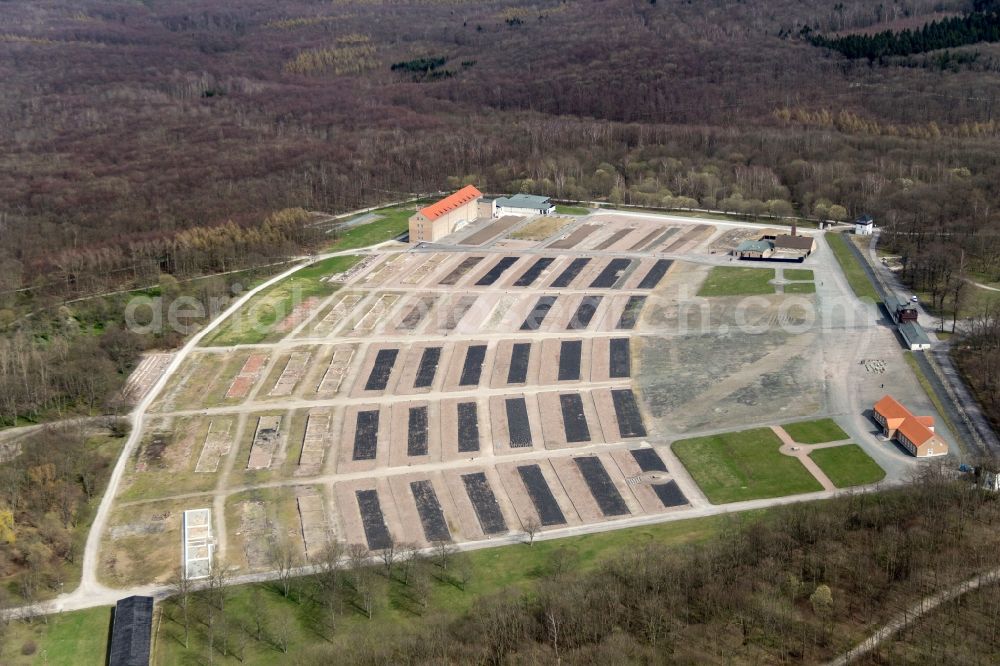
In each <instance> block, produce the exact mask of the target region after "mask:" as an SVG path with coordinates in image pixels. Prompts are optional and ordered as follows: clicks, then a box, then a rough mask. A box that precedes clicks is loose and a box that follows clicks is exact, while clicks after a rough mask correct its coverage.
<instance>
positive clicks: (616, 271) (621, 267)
mask: <svg viewBox="0 0 1000 666" xmlns="http://www.w3.org/2000/svg"><path fill="white" fill-rule="evenodd" d="M631 265H632V260H631V259H612V260H611V261H609V262H608V265H607V266H605V267H604V270H602V271H601V272H600V273H599V274H598V275H597V277H596V278H594V281H593V282H591V283H590V288H591V289H610V288H611V287H614V286H615V285H616V284H618V281H619V280H621V278H622V275H624V274H625V271H627V270H628V267H629V266H631Z"/></svg>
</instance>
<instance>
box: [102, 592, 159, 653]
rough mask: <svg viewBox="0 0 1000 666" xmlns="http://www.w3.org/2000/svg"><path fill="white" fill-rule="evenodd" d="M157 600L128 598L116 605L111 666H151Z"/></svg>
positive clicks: (110, 651) (112, 628)
mask: <svg viewBox="0 0 1000 666" xmlns="http://www.w3.org/2000/svg"><path fill="white" fill-rule="evenodd" d="M152 633H153V597H138V596H133V597H126V598H125V599H120V600H119V601H118V604H117V605H116V606H115V616H114V622H113V623H112V626H111V649H110V650H109V651H108V666H149V648H150V640H151V639H152Z"/></svg>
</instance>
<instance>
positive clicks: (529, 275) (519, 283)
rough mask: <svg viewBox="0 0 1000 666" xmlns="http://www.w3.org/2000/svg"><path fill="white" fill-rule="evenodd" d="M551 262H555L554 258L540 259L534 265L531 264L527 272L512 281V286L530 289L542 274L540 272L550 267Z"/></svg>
mask: <svg viewBox="0 0 1000 666" xmlns="http://www.w3.org/2000/svg"><path fill="white" fill-rule="evenodd" d="M553 261H555V258H554V257H542V258H541V259H538V260H537V261H535V263H533V264H531V267H530V268H528V270H526V271H524V273H522V274H521V277H519V278H517V279H516V280H515V281H514V286H515V287H530V286H531V285H532V284H534V282H535V280H537V279H538V276H539V275H541V274H542V271H544V270H545V269H546V268H548V267H549V266H551V265H552V262H553Z"/></svg>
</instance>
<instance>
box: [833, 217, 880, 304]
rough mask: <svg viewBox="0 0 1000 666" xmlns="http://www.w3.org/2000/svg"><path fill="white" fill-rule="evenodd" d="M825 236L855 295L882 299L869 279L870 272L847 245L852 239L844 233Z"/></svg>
mask: <svg viewBox="0 0 1000 666" xmlns="http://www.w3.org/2000/svg"><path fill="white" fill-rule="evenodd" d="M825 238H826V242H827V243H828V244H829V245H830V249H831V250H833V255H834V256H835V257H837V263H838V264H840V269H841V270H842V271H844V276H845V277H847V282H848V284H850V285H851V289H852V290H853V291H854V295H855V296H857V297H858V298H862V299H864V298H867V299H869V300H871V301H872V302H874V303H878V302H879V301H881V300H882V299H881V298H879V295H878V292H877V291H875V286H874V285H873V284H872V281H871V280H869V279H868V273H867V272H866V271H865V268H864V266H862V265H861V263H860V262H859V261H858V258H857V256H856V255H855V254H854V252H853V251H852V250H851V248H849V247H847V244H848V243H850V242H851V241H850V240H848V239H847V238H846V237H845V236H844V234H829V233H828V234H826V236H825Z"/></svg>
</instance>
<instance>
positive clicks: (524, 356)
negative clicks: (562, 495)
mask: <svg viewBox="0 0 1000 666" xmlns="http://www.w3.org/2000/svg"><path fill="white" fill-rule="evenodd" d="M530 358H531V343H530V342H518V343H515V344H514V346H513V347H512V348H511V352H510V368H508V370H507V383H508V384H523V383H525V382H526V381H528V360H529V359H530Z"/></svg>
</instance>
